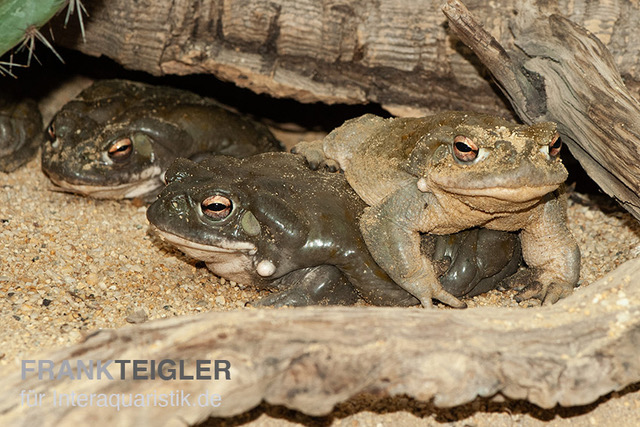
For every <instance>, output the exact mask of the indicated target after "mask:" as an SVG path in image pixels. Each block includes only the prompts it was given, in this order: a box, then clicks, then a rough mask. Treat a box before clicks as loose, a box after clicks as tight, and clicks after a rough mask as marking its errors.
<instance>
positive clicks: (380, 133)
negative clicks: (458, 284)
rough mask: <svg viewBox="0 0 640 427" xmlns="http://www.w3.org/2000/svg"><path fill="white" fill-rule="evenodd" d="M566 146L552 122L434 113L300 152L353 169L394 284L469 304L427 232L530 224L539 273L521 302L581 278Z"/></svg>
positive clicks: (369, 227) (314, 162)
mask: <svg viewBox="0 0 640 427" xmlns="http://www.w3.org/2000/svg"><path fill="white" fill-rule="evenodd" d="M560 147H561V142H560V140H559V137H558V134H557V133H556V126H555V124H552V123H538V124H534V125H532V126H523V125H516V124H513V123H510V122H507V121H504V120H502V119H500V118H496V117H492V116H488V115H484V114H477V113H465V112H445V113H441V114H437V115H433V116H430V117H424V118H395V119H383V118H380V117H377V116H373V115H365V116H362V117H359V118H356V119H353V120H349V121H347V122H346V123H345V124H343V125H342V126H341V127H339V128H337V129H335V130H334V131H333V132H331V133H330V134H329V135H328V136H327V137H326V138H325V139H324V140H322V141H315V142H309V143H302V144H299V145H298V146H296V147H295V148H294V151H295V152H298V153H300V154H303V155H304V156H305V157H306V158H307V160H308V162H309V164H310V165H311V166H312V167H319V166H321V165H323V164H324V165H327V166H329V167H334V168H335V167H339V168H341V169H342V170H344V173H345V176H346V178H347V181H348V182H349V184H350V185H351V186H352V187H353V188H354V189H355V191H356V192H357V193H358V195H359V196H360V197H361V198H362V199H363V200H365V201H366V202H367V204H368V205H369V207H368V208H367V209H366V210H365V213H364V214H363V216H362V218H361V221H360V228H361V230H362V233H363V236H364V239H365V241H366V243H367V246H368V248H369V250H370V252H371V254H372V255H373V258H374V259H375V260H376V261H377V263H378V264H379V265H380V266H381V267H382V268H383V269H384V270H385V271H386V272H387V273H388V274H389V276H391V278H392V279H393V280H394V281H396V282H397V283H398V284H399V285H400V286H402V287H403V288H404V289H406V290H407V291H408V292H410V293H411V294H412V295H414V296H415V297H416V298H418V299H419V300H420V302H421V303H422V305H423V306H424V307H431V306H432V304H433V302H432V299H437V300H440V301H442V302H444V303H446V304H449V305H451V306H453V307H464V306H465V304H464V303H463V302H461V301H460V300H459V299H458V298H456V297H454V296H453V295H452V294H451V293H449V292H447V290H446V289H443V287H442V285H441V283H440V282H439V281H438V278H437V275H436V271H435V269H434V265H433V262H432V261H431V260H430V259H429V258H428V257H425V256H423V255H422V254H421V253H420V233H421V232H426V233H433V234H447V233H455V232H458V231H461V230H465V229H468V228H471V227H478V226H481V227H486V228H488V229H493V230H505V231H517V230H520V237H521V243H522V252H523V256H524V260H525V262H526V264H527V265H528V267H529V269H530V270H529V273H530V274H528V275H527V276H528V279H529V280H528V283H526V284H522V286H521V288H524V289H522V290H521V292H520V294H519V298H520V299H525V298H538V299H541V300H542V301H543V303H553V302H555V301H557V300H558V299H560V298H563V297H565V296H566V295H568V294H569V293H570V292H571V291H572V289H573V287H574V286H575V285H576V284H577V282H578V278H579V273H580V251H579V249H578V246H577V244H576V242H575V240H574V238H573V236H572V235H571V232H570V231H569V230H568V228H567V226H566V201H565V198H564V197H563V194H562V185H563V182H564V180H565V179H566V177H567V172H566V170H565V168H564V166H563V165H562V163H561V161H560V158H559V157H558V154H559V151H560ZM524 276H525V275H524V274H523V277H524Z"/></svg>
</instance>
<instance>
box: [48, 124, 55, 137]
mask: <svg viewBox="0 0 640 427" xmlns="http://www.w3.org/2000/svg"><path fill="white" fill-rule="evenodd" d="M47 136H48V137H49V141H55V140H56V125H54V124H53V123H51V124H50V125H49V127H48V128H47Z"/></svg>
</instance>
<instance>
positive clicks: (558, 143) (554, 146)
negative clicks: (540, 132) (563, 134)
mask: <svg viewBox="0 0 640 427" xmlns="http://www.w3.org/2000/svg"><path fill="white" fill-rule="evenodd" d="M561 148H562V140H561V139H560V135H559V134H558V133H557V132H556V134H555V136H554V137H553V140H552V141H551V143H550V144H549V155H550V156H551V157H556V156H557V155H558V154H560V149H561Z"/></svg>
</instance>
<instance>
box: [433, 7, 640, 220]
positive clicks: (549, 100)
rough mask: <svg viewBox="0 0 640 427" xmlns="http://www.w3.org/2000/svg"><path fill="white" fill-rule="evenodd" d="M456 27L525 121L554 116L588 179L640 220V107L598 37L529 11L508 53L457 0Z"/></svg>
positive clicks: (452, 14) (517, 24)
mask: <svg viewBox="0 0 640 427" xmlns="http://www.w3.org/2000/svg"><path fill="white" fill-rule="evenodd" d="M443 11H444V12H445V14H446V15H447V16H448V17H449V20H450V22H451V28H452V29H453V30H454V31H455V32H456V33H457V34H458V35H459V36H460V38H461V39H462V40H463V41H464V42H465V43H466V44H467V45H468V46H469V47H470V48H471V49H472V50H473V51H474V52H475V53H476V54H477V55H478V57H479V58H480V60H481V61H482V62H483V63H484V64H485V65H486V66H487V68H488V69H489V70H490V71H491V73H492V74H493V75H494V77H495V78H496V80H497V81H498V82H499V84H500V87H501V88H502V90H503V91H504V93H505V94H506V95H507V97H508V98H509V100H510V102H511V104H512V106H513V107H514V109H515V110H516V112H517V113H518V115H519V116H520V118H521V119H522V120H524V121H525V122H527V123H533V122H539V121H546V120H548V121H554V122H557V123H558V131H559V132H560V134H561V135H562V139H563V141H564V142H566V143H567V145H568V146H569V149H570V150H571V153H572V154H573V155H574V156H575V157H576V159H577V160H578V161H579V162H580V164H581V165H582V167H583V168H584V169H585V170H586V172H587V173H588V174H589V176H590V177H591V178H592V179H593V180H594V181H595V182H596V183H597V184H598V185H599V186H600V187H601V188H602V189H603V190H604V191H605V192H606V193H607V194H609V195H610V196H612V197H615V198H616V199H617V200H618V201H619V202H620V204H621V205H622V206H623V207H624V208H625V209H627V210H628V211H629V212H630V213H631V214H633V215H634V216H635V218H636V219H639V220H640V104H639V103H638V101H636V99H635V98H634V97H633V95H632V94H631V93H630V92H629V90H628V89H627V88H626V87H625V84H624V82H623V80H622V78H621V77H620V74H619V72H618V69H617V67H616V64H615V60H614V58H613V57H612V55H611V53H610V52H609V51H608V50H607V48H606V47H605V46H604V44H602V42H600V40H598V39H597V38H596V37H595V36H593V34H591V33H589V32H588V31H587V30H585V29H584V28H582V27H580V26H578V25H576V24H574V23H572V22H571V21H569V20H567V19H566V18H564V17H562V16H559V15H551V16H549V17H545V16H540V15H539V13H538V12H537V11H535V10H533V9H526V8H525V9H523V10H522V13H521V14H520V15H519V16H518V19H515V20H514V21H513V24H512V26H511V28H512V31H513V34H514V37H515V40H514V43H515V46H517V48H518V49H519V51H512V52H507V51H506V50H505V49H504V48H503V47H502V46H501V45H500V44H499V43H498V42H497V41H496V40H495V39H494V38H493V37H492V36H491V35H490V34H489V33H488V32H487V31H486V30H484V29H483V28H482V26H481V25H480V24H479V22H478V21H476V20H475V19H474V18H473V16H471V15H470V13H469V10H467V9H466V8H465V6H464V5H463V4H462V3H461V2H459V1H457V0H449V2H448V3H447V5H446V6H445V7H444V8H443Z"/></svg>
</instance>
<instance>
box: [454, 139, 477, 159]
mask: <svg viewBox="0 0 640 427" xmlns="http://www.w3.org/2000/svg"><path fill="white" fill-rule="evenodd" d="M453 155H454V156H456V158H457V159H458V160H460V161H461V162H472V161H473V160H475V159H476V157H478V146H477V145H476V144H475V143H474V142H473V141H472V140H471V139H470V138H467V137H466V136H463V135H458V136H456V137H455V138H454V139H453Z"/></svg>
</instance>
